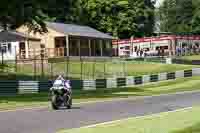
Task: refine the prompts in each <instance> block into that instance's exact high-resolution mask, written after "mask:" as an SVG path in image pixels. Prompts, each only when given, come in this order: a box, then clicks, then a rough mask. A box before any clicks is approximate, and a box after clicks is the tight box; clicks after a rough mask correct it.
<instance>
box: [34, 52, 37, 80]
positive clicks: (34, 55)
mask: <svg viewBox="0 0 200 133" xmlns="http://www.w3.org/2000/svg"><path fill="white" fill-rule="evenodd" d="M33 61H34V62H33V63H34V64H33V65H34V79H35V80H36V73H37V72H36V55H35V49H33Z"/></svg>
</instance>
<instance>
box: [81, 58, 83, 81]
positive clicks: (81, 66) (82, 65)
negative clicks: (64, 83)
mask: <svg viewBox="0 0 200 133" xmlns="http://www.w3.org/2000/svg"><path fill="white" fill-rule="evenodd" d="M80 62H81V80H82V79H83V60H82V58H81V56H80Z"/></svg>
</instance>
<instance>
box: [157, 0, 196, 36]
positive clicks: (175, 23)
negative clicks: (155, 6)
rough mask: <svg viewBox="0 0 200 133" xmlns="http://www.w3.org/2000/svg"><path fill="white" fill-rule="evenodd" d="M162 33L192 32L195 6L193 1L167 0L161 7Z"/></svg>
mask: <svg viewBox="0 0 200 133" xmlns="http://www.w3.org/2000/svg"><path fill="white" fill-rule="evenodd" d="M159 13H160V18H161V19H160V23H161V27H160V29H161V31H165V32H173V33H183V32H184V33H185V32H192V20H193V17H194V5H193V3H192V1H191V0H165V1H164V2H163V4H162V6H161V7H160V10H159Z"/></svg>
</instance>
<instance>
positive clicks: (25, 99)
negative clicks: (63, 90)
mask: <svg viewBox="0 0 200 133" xmlns="http://www.w3.org/2000/svg"><path fill="white" fill-rule="evenodd" d="M199 80H200V77H192V78H185V79H177V80H173V81H164V82H160V83H152V84H146V85H141V86H134V87H129V88H115V89H99V90H96V91H74V92H73V99H74V102H75V103H79V102H87V101H101V100H107V99H109V100H110V99H118V98H128V97H140V96H151V95H159V94H167V93H174V92H181V91H193V90H200V82H199ZM48 99H49V97H48V94H47V93H42V94H24V95H17V96H1V97H0V110H7V109H14V108H23V107H33V106H47V105H48V104H49V102H48Z"/></svg>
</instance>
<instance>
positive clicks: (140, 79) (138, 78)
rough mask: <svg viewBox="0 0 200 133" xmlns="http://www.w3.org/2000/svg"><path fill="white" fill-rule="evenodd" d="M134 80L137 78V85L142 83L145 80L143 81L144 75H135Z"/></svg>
mask: <svg viewBox="0 0 200 133" xmlns="http://www.w3.org/2000/svg"><path fill="white" fill-rule="evenodd" d="M134 80H135V85H140V84H142V83H143V82H142V76H140V77H135V78H134Z"/></svg>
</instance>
